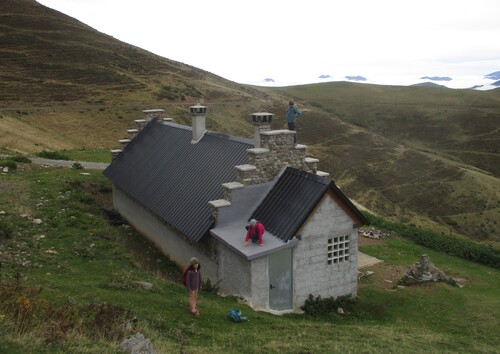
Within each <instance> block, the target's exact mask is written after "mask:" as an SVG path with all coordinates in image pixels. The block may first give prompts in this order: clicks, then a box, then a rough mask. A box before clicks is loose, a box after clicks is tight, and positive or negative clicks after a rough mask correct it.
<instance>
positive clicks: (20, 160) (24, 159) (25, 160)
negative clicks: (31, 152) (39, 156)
mask: <svg viewBox="0 0 500 354" xmlns="http://www.w3.org/2000/svg"><path fill="white" fill-rule="evenodd" d="M9 160H12V161H14V162H17V163H31V160H30V159H28V158H27V157H26V156H22V155H16V156H10V157H9Z"/></svg>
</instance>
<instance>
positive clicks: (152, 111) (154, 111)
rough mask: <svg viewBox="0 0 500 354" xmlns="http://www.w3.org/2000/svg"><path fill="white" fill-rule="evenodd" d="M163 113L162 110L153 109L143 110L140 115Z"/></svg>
mask: <svg viewBox="0 0 500 354" xmlns="http://www.w3.org/2000/svg"><path fill="white" fill-rule="evenodd" d="M162 112H165V110H164V109H163V108H154V109H143V110H142V113H162Z"/></svg>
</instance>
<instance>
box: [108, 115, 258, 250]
mask: <svg viewBox="0 0 500 354" xmlns="http://www.w3.org/2000/svg"><path fill="white" fill-rule="evenodd" d="M191 140H192V131H191V127H187V126H183V125H178V124H174V123H168V122H164V121H158V120H153V121H151V122H150V123H148V124H147V125H146V127H145V128H144V129H143V130H142V131H141V132H140V133H139V134H138V135H137V136H136V137H135V138H134V139H133V140H132V141H131V142H130V143H129V144H128V145H127V146H126V147H125V149H124V150H123V152H122V153H120V155H118V157H117V158H115V159H114V160H113V162H112V163H111V164H110V165H109V167H108V168H107V169H106V170H105V171H104V175H105V176H106V177H107V178H109V179H110V180H111V181H112V182H113V183H114V184H115V185H116V186H118V187H119V188H121V189H122V190H123V191H124V192H126V193H127V194H129V195H130V196H131V197H132V198H134V199H135V200H136V201H138V202H139V203H140V204H142V205H144V206H145V207H146V208H148V209H149V210H151V211H152V212H153V213H154V214H156V215H157V216H159V217H160V218H161V219H162V220H164V221H165V222H167V223H169V224H170V225H172V226H173V227H175V228H176V229H177V230H179V231H180V232H182V233H183V234H184V235H186V236H187V238H188V239H190V240H192V241H195V242H197V241H199V240H200V239H201V238H202V237H203V236H204V235H205V234H206V233H207V231H208V229H209V228H210V227H211V225H212V219H211V213H210V206H209V204H208V202H209V201H210V200H215V199H221V198H222V197H223V195H224V190H223V187H222V183H226V182H232V181H235V179H236V170H235V168H234V167H235V166H237V165H241V164H247V163H248V154H247V151H246V150H247V149H250V148H253V147H254V145H253V141H251V140H248V139H242V138H235V137H231V136H227V135H222V134H216V133H210V132H207V133H205V135H204V136H203V138H202V139H201V140H200V141H199V142H197V143H196V144H192V143H191Z"/></svg>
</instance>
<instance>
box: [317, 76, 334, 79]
mask: <svg viewBox="0 0 500 354" xmlns="http://www.w3.org/2000/svg"><path fill="white" fill-rule="evenodd" d="M330 78H331V76H330V75H320V76H318V79H330Z"/></svg>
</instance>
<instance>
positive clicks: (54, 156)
mask: <svg viewBox="0 0 500 354" xmlns="http://www.w3.org/2000/svg"><path fill="white" fill-rule="evenodd" d="M36 156H38V157H43V158H44V159H51V160H66V161H68V160H71V159H70V158H69V156H68V155H66V154H64V153H62V152H61V151H46V150H43V151H40V152H39V153H37V154H36Z"/></svg>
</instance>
